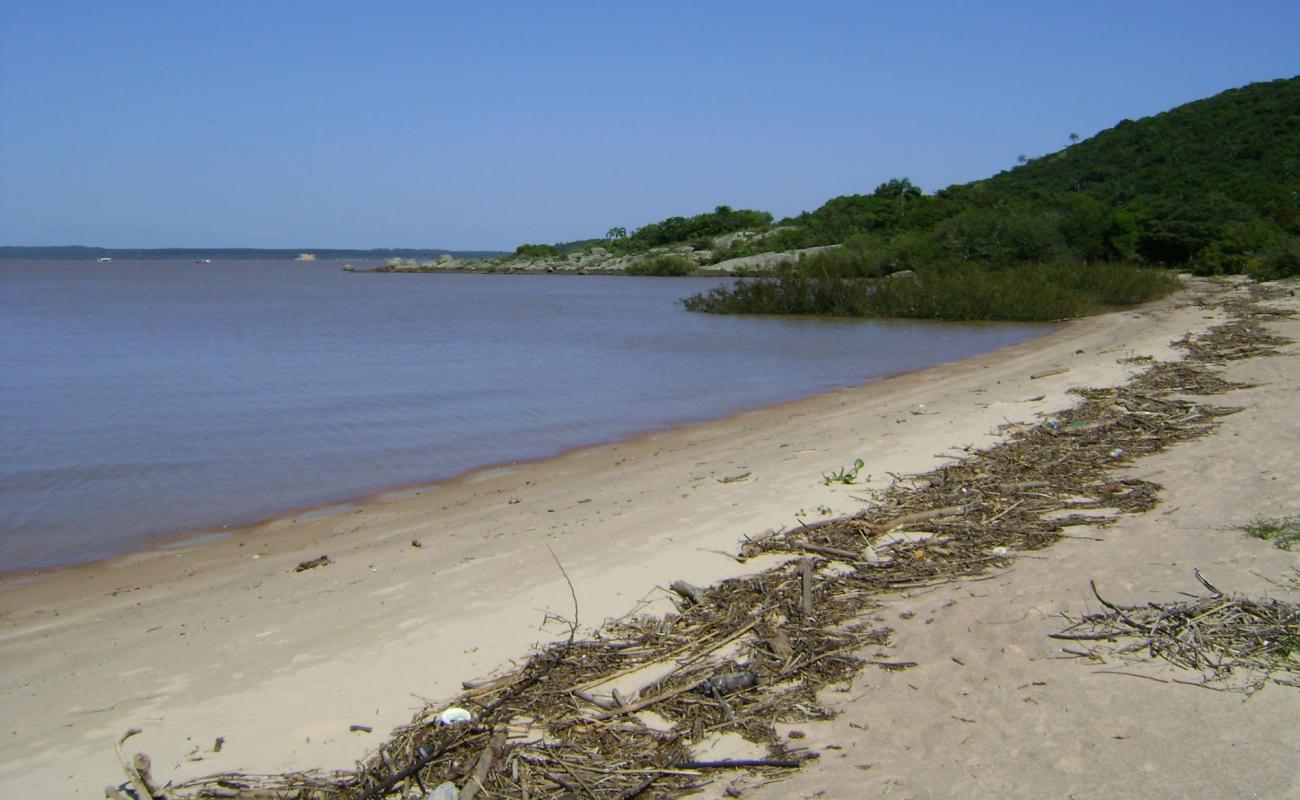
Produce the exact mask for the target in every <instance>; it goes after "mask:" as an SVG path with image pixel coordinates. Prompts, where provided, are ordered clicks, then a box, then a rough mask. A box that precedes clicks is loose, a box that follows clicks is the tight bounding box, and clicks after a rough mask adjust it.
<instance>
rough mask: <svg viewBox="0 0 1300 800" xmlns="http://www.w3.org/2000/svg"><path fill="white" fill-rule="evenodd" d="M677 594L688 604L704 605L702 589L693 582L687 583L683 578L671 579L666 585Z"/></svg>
mask: <svg viewBox="0 0 1300 800" xmlns="http://www.w3.org/2000/svg"><path fill="white" fill-rule="evenodd" d="M668 588H670V589H672V590H673V591H674V592H677V594H679V595H681V596H682V598H683V599H685V600H686V601H687V602H688V603H689V604H691V605H696V606H702V605H704V590H703V589H701V588H700V587H698V586H696V585H695V584H693V583H687V582H686V581H683V580H676V581H673V582H672V583H671V584H669V585H668Z"/></svg>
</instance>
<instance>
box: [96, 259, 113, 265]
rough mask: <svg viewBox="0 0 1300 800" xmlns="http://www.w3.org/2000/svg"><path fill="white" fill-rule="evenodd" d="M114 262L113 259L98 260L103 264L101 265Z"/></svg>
mask: <svg viewBox="0 0 1300 800" xmlns="http://www.w3.org/2000/svg"><path fill="white" fill-rule="evenodd" d="M112 260H113V259H111V258H101V259H98V261H99V263H101V264H107V263H108V262H110V261H112Z"/></svg>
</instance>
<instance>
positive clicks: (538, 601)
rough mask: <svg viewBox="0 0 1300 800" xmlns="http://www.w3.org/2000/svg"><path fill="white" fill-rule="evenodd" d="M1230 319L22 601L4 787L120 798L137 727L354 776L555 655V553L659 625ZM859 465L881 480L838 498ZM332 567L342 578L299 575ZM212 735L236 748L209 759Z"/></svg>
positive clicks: (603, 605)
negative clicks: (383, 750)
mask: <svg viewBox="0 0 1300 800" xmlns="http://www.w3.org/2000/svg"><path fill="white" fill-rule="evenodd" d="M1214 317H1215V315H1213V314H1209V313H1207V312H1206V310H1204V309H1200V308H1198V307H1196V306H1195V305H1194V304H1193V303H1190V302H1188V296H1187V295H1186V293H1182V294H1180V295H1179V296H1177V297H1175V298H1170V299H1167V300H1165V301H1161V302H1158V303H1155V304H1152V305H1151V306H1148V307H1144V308H1142V309H1137V310H1130V311H1122V312H1115V313H1112V314H1108V315H1104V316H1102V317H1092V318H1087V319H1083V320H1077V321H1074V322H1071V323H1069V324H1067V325H1066V326H1065V327H1064V328H1062V329H1060V330H1057V331H1055V332H1052V333H1049V334H1047V335H1045V336H1043V337H1039V338H1036V339H1034V340H1032V341H1030V342H1025V343H1021V344H1016V345H1012V346H1010V347H1008V348H1004V349H1002V350H999V351H995V352H994V353H992V354H985V355H983V356H979V357H976V358H973V359H967V360H963V361H958V362H953V363H949V364H944V365H941V366H937V367H931V368H928V369H925V370H920V371H916V372H910V373H905V374H903V375H901V376H895V377H893V378H889V379H886V380H883V381H879V382H874V383H871V384H868V385H866V386H860V387H855V388H850V389H841V390H838V391H835V392H831V393H828V394H823V395H818V396H815V397H812V398H808V399H804V400H797V401H792V402H790V403H787V404H782V405H781V406H777V407H767V408H763V409H757V410H753V411H748V412H744V413H741V414H739V415H737V416H734V417H730V418H727V419H724V420H718V421H713V422H706V423H701V424H697V425H692V426H687V427H685V428H677V429H671V430H668V431H655V432H649V433H646V434H643V435H642V436H639V437H637V438H636V439H635V440H633V441H628V442H622V443H614V444H606V445H600V446H596V447H589V448H581V449H579V450H577V451H573V452H570V453H567V454H565V455H562V456H559V457H553V458H549V459H544V460H542V461H539V462H531V463H528V464H523V465H516V466H507V467H496V468H488V469H484V470H481V471H476V472H475V473H474V474H471V475H467V476H464V477H462V478H460V479H457V481H455V482H451V483H447V484H437V485H434V486H426V487H425V488H423V489H421V490H418V491H417V490H408V491H403V492H399V493H396V495H397V496H391V495H393V494H394V493H393V492H388V493H385V495H381V496H379V497H377V498H375V499H374V500H372V501H369V502H367V503H365V504H364V506H363V507H355V508H351V509H349V510H347V511H345V512H340V513H336V514H331V515H329V516H326V517H323V518H314V519H307V520H294V519H288V520H282V521H279V522H272V523H263V524H260V525H255V526H250V528H249V529H247V530H245V531H243V532H241V533H240V534H239V535H237V536H231V537H228V538H226V539H223V540H221V541H217V542H205V543H203V544H200V545H193V546H184V545H182V546H180V547H176V548H174V549H169V550H161V551H160V550H154V551H150V552H148V553H137V554H133V555H129V556H121V557H115V558H114V559H110V560H109V561H107V562H96V563H95V564H91V565H81V566H75V567H68V568H65V569H63V570H60V571H58V572H57V573H50V574H46V575H42V576H39V577H38V579H37V580H35V581H31V582H28V583H24V584H23V585H21V586H13V585H6V586H4V587H0V601H2V602H3V607H4V613H3V617H0V619H2V620H3V631H2V632H0V643H3V646H4V647H5V648H6V650H7V652H8V654H9V663H10V667H9V668H7V669H6V675H5V682H4V687H3V692H0V698H3V708H4V709H5V713H6V716H7V717H10V718H12V719H15V720H20V721H21V722H20V723H18V724H17V725H16V727H15V730H14V734H13V735H14V736H15V737H19V738H16V739H15V740H13V741H14V742H15V747H14V748H12V749H11V751H10V752H9V753H8V754H7V755H6V758H5V762H4V763H3V764H0V785H12V786H13V787H14V788H15V789H17V788H19V787H22V788H23V789H24V790H25V791H28V792H29V793H30V792H31V791H33V790H36V791H37V793H44V794H51V793H54V794H65V795H69V794H83V795H85V796H92V794H93V793H94V787H95V786H102V785H103V784H104V782H105V781H113V780H116V769H115V765H114V763H113V759H112V748H111V742H112V740H113V738H114V737H115V736H116V735H118V734H120V732H121V731H122V730H124V729H125V728H126V727H142V728H144V729H145V734H143V735H142V736H141V737H140V738H139V740H138V742H139V746H140V748H141V749H143V750H146V751H148V752H150V753H151V754H153V755H154V756H155V758H156V770H157V772H158V774H160V775H170V776H174V777H184V776H186V775H191V776H192V775H197V774H206V773H211V772H214V771H218V770H222V769H234V768H239V769H245V770H255V771H259V770H260V771H280V770H284V769H298V768H308V767H325V768H329V767H330V765H331V763H333V764H343V763H350V761H351V760H352V759H354V758H357V757H360V756H361V755H363V754H364V752H365V751H366V750H367V748H368V747H370V746H373V745H374V744H375V743H377V742H378V741H380V740H382V737H383V735H384V734H385V732H386V731H387V730H388V728H390V727H392V726H393V725H394V724H401V723H404V722H405V721H406V718H407V717H408V716H409V711H410V709H411V708H412V706H413V705H414V704H413V703H411V702H409V695H408V694H407V693H408V692H417V691H418V692H420V694H422V695H424V696H433V697H438V696H448V695H450V694H452V693H454V691H455V690H456V689H458V688H459V681H460V680H462V679H466V678H472V677H481V676H482V675H484V674H486V673H488V672H490V671H491V670H493V669H496V668H498V667H500V666H501V665H503V664H505V663H506V662H507V661H509V660H510V659H511V658H514V657H518V656H519V655H522V654H523V653H525V652H526V651H527V649H528V647H529V645H530V643H532V642H536V641H539V640H540V641H545V640H548V639H550V638H552V637H553V635H554V633H555V632H554V630H553V629H548V628H547V627H546V615H547V613H548V610H549V609H564V608H566V607H567V606H568V601H569V598H568V594H567V590H565V589H564V587H563V585H562V582H560V581H558V575H557V574H554V572H555V571H554V566H553V564H551V563H550V562H549V558H548V557H547V556H546V555H545V552H546V550H547V549H551V550H553V551H554V552H555V553H556V554H557V556H558V557H559V558H560V560H561V562H562V563H563V564H564V566H565V569H566V571H567V572H569V574H570V575H571V576H572V577H573V579H574V583H575V584H576V586H577V587H578V594H579V598H580V600H581V606H582V617H583V619H584V620H586V621H587V622H589V623H591V622H598V621H599V619H601V618H604V617H611V616H621V615H623V614H626V613H628V612H629V611H630V610H632V609H634V608H653V607H655V604H657V603H663V602H664V601H663V599H662V594H661V593H659V594H656V592H655V586H656V585H666V584H667V582H669V581H671V580H674V579H677V578H682V579H685V580H689V581H692V582H697V583H702V584H707V583H711V582H713V581H715V580H718V579H720V578H723V577H728V576H730V575H732V574H738V572H748V571H751V570H753V569H754V568H755V565H753V564H750V565H748V566H746V567H738V565H737V564H736V563H735V562H734V560H732V559H731V558H729V557H724V556H721V555H711V554H713V553H716V552H718V551H734V549H735V547H736V544H737V541H738V540H739V539H740V538H741V537H743V536H744V535H747V534H756V533H759V532H761V531H762V530H766V529H775V528H779V527H784V526H790V525H793V524H797V520H799V519H809V520H811V519H818V518H823V517H828V516H830V515H832V514H835V513H847V512H851V511H852V510H856V509H857V508H858V507H860V506H861V503H862V499H861V497H862V496H863V495H864V494H865V493H867V492H869V491H870V490H871V489H873V488H880V487H882V486H884V485H885V484H887V483H888V482H889V480H890V478H889V475H890V473H894V474H914V473H917V472H921V471H924V469H926V468H927V467H928V466H931V465H933V464H935V463H941V459H942V458H943V457H944V453H943V451H945V450H949V449H955V450H957V451H960V450H961V449H963V448H969V447H979V446H982V445H983V444H984V443H989V442H991V441H993V440H996V436H997V428H998V426H1000V425H1002V424H1003V423H1004V422H1018V421H1019V422H1025V421H1032V419H1034V418H1035V415H1036V414H1039V413H1042V412H1046V411H1050V410H1056V409H1059V408H1062V407H1066V406H1068V405H1070V404H1071V399H1070V396H1069V395H1068V394H1067V390H1068V389H1069V388H1071V387H1073V386H1087V385H1106V384H1107V383H1109V384H1112V385H1113V384H1114V383H1116V382H1119V381H1120V380H1122V379H1123V378H1124V377H1125V376H1127V375H1129V374H1131V373H1132V372H1133V371H1134V367H1133V366H1132V365H1128V366H1126V365H1122V364H1119V363H1117V359H1118V358H1123V357H1126V356H1134V355H1154V356H1156V357H1158V358H1159V357H1166V358H1167V357H1168V356H1169V353H1170V351H1169V348H1168V341H1169V340H1170V339H1172V338H1176V337H1177V336H1179V335H1181V334H1182V333H1184V332H1187V331H1189V330H1195V329H1198V328H1203V327H1207V326H1208V325H1210V324H1213V319H1214ZM1063 367H1064V368H1067V370H1066V371H1064V372H1052V373H1051V374H1049V375H1042V376H1041V377H1040V378H1033V377H1031V375H1035V374H1040V373H1043V372H1049V371H1051V370H1057V369H1061V368H1063ZM989 437H992V438H989ZM936 449H938V450H939V452H937V453H936V452H935V451H936ZM856 457H862V458H864V460H866V462H867V467H866V468H865V470H864V474H865V473H870V477H869V478H868V479H867V480H865V481H864V482H862V483H858V484H855V485H851V486H827V485H824V484H823V482H822V481H821V479H820V476H821V475H823V474H825V473H828V472H832V471H834V469H835V468H836V467H843V466H844V465H845V464H849V463H852V461H853V459H854V458H856ZM738 476H743V477H738ZM724 479H725V480H724ZM799 511H802V512H803V515H802V516H800V514H799V513H798V512H799ZM299 516H302V515H301V514H300V515H299ZM413 540H418V541H420V546H418V547H415V546H413V545H412V541H413ZM322 554H326V555H329V556H330V557H331V559H332V560H333V563H332V564H331V565H329V566H327V567H324V568H319V569H314V570H309V571H306V572H303V573H295V572H294V565H295V564H296V563H298V562H299V561H301V560H304V559H308V558H314V557H316V556H319V555H322ZM104 598H107V599H104ZM389 602H392V603H393V607H392V608H389V607H387V603H389ZM394 609H396V610H394ZM539 620H540V621H541V624H538V622H539ZM553 627H554V626H552V628H553ZM191 644H198V645H199V647H198V648H191V647H190V645H191ZM196 650H197V651H198V652H195V651H196ZM105 678H108V679H109V680H107V681H106V680H104V679H105ZM65 703H73V704H74V705H71V706H70V707H68V706H65V705H64V704H65ZM322 717H324V718H322ZM356 723H364V724H366V725H369V726H372V727H373V728H374V730H375V733H373V734H371V733H350V732H349V730H348V728H349V724H356ZM65 725H66V726H68V727H70V728H71V729H72V730H71V731H68V730H67V729H65V728H64V727H63V726H65ZM215 736H223V737H225V738H226V740H227V745H226V747H225V748H224V749H223V750H222V751H221V753H220V754H215V753H211V752H206V751H203V750H202V747H206V745H205V744H202V743H203V742H205V741H207V742H210V741H211V740H212V738H213V737H215ZM69 737H71V740H69ZM187 737H188V741H187ZM190 748H193V750H191V749H190ZM187 750H188V751H189V752H188V753H187ZM73 753H75V754H76V755H75V757H73V755H72V754H73ZM196 753H198V754H199V755H198V756H197V757H199V758H201V759H202V760H200V761H194V760H193V759H194V758H195V757H196V755H195V754H196ZM69 760H71V761H72V762H75V764H76V765H77V766H76V768H75V771H74V774H75V775H76V776H79V777H78V778H77V779H76V780H75V783H74V784H73V785H70V784H68V783H67V780H69V778H68V777H67V776H66V765H67V763H69ZM33 781H35V783H33ZM42 788H43V791H42Z"/></svg>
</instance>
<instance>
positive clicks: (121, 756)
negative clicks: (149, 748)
mask: <svg viewBox="0 0 1300 800" xmlns="http://www.w3.org/2000/svg"><path fill="white" fill-rule="evenodd" d="M138 733H144V731H142V730H140V729H139V728H131V729H129V730H128V731H127V732H126V733H124V734H122V738H120V739H118V740H117V746H116V748H115V749H116V750H117V760H118V761H119V762H120V763H121V764H122V771H123V772H124V773H126V778H127V780H128V781H130V782H131V786H132V787H134V788H135V791H136V794H138V795H140V800H154V797H153V793H152V792H150V791H149V786H148V784H146V783H145V781H144V778H142V777H141V775H140V773H138V772H136V769H135V766H134V765H133V764H132V763H131V762H129V761H127V759H126V754H125V753H123V752H122V745H123V744H125V743H126V740H127V739H130V738H131V737H132V736H135V735H136V734H138Z"/></svg>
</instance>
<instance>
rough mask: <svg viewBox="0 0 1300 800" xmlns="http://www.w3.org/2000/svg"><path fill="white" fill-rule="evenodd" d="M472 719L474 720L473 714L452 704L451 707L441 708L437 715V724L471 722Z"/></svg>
mask: <svg viewBox="0 0 1300 800" xmlns="http://www.w3.org/2000/svg"><path fill="white" fill-rule="evenodd" d="M473 721H474V715H473V714H471V713H469V712H468V711H466V710H465V709H463V708H459V707H457V706H452V707H451V708H447V709H443V711H442V713H441V714H439V715H438V724H439V725H459V724H461V723H462V722H473Z"/></svg>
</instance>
